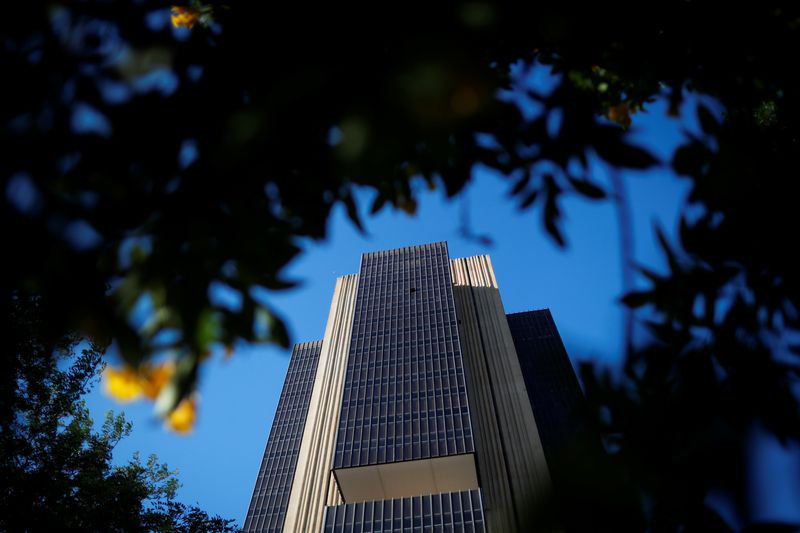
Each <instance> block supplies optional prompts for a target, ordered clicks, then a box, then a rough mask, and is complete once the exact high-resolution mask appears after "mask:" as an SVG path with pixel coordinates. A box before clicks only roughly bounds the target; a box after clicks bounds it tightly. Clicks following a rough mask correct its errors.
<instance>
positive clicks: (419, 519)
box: [323, 489, 486, 533]
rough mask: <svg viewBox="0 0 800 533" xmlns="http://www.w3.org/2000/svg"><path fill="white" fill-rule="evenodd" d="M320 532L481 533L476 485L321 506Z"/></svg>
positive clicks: (480, 517) (483, 523)
mask: <svg viewBox="0 0 800 533" xmlns="http://www.w3.org/2000/svg"><path fill="white" fill-rule="evenodd" d="M323 523H324V526H323V533H345V532H346V533H434V532H436V533H438V532H447V533H456V532H457V533H485V531H486V526H485V521H484V516H483V502H482V498H481V492H480V490H478V489H475V490H466V491H462V492H448V493H443V494H428V495H425V496H413V497H409V498H397V499H394V500H376V501H371V502H359V503H347V504H342V505H337V506H335V507H327V508H326V509H325V520H324V522H323Z"/></svg>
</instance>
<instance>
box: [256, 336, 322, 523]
mask: <svg viewBox="0 0 800 533" xmlns="http://www.w3.org/2000/svg"><path fill="white" fill-rule="evenodd" d="M321 349H322V341H316V342H306V343H301V344H296V345H295V346H294V350H293V351H292V358H291V360H290V361H289V369H288V371H287V373H286V380H285V381H284V383H283V389H282V390H281V395H280V399H279V400H278V409H277V411H276V412H275V418H274V419H273V421H272V428H271V429H270V432H269V439H268V440H267V447H266V450H264V458H263V459H262V461H261V468H260V469H259V472H258V477H257V479H256V486H255V489H254V490H253V497H252V499H251V500H250V508H249V509H248V511H247V517H246V519H245V524H244V529H243V531H245V532H255V531H258V532H279V531H281V530H282V529H283V522H284V519H285V517H286V506H287V503H288V500H289V493H290V491H291V489H292V480H293V478H294V470H295V466H296V464H297V455H298V452H299V451H300V441H301V439H302V437H303V429H304V428H305V422H306V414H307V412H308V403H309V399H310V397H311V389H312V387H313V385H314V377H315V375H316V372H317V362H318V360H319V354H320V351H321Z"/></svg>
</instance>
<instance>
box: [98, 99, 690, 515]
mask: <svg viewBox="0 0 800 533" xmlns="http://www.w3.org/2000/svg"><path fill="white" fill-rule="evenodd" d="M690 114H691V113H690ZM681 127H682V126H681V124H679V123H678V122H677V121H676V120H674V119H672V118H669V117H667V116H666V113H665V106H664V105H663V104H662V103H655V104H653V105H651V106H650V108H649V110H648V112H647V113H645V114H642V115H640V116H638V117H637V118H636V121H635V123H634V126H633V128H632V130H631V134H632V135H634V137H635V138H636V139H637V140H638V141H639V142H641V143H642V144H644V145H646V146H648V147H650V148H652V149H653V150H654V151H656V152H657V153H658V154H661V155H663V156H665V157H666V156H668V155H669V154H670V153H671V151H672V150H673V149H674V147H675V145H676V144H677V142H679V140H680V139H681ZM594 174H595V177H596V179H598V180H599V181H600V182H605V181H606V176H605V172H604V169H603V168H601V167H599V166H597V167H595V168H594ZM625 178H626V180H625V182H626V184H627V187H628V192H629V195H630V198H631V204H632V206H633V207H634V211H633V213H634V235H635V255H636V260H637V261H638V262H640V263H643V264H648V265H651V266H654V267H659V266H661V265H662V264H663V263H662V257H661V254H660V252H659V251H658V249H657V247H656V245H655V240H654V238H653V230H652V228H653V224H654V223H655V222H658V223H660V224H662V225H663V226H664V228H665V229H667V231H668V233H672V232H673V231H674V228H675V227H676V221H677V215H678V213H679V212H680V209H681V204H682V200H683V198H684V197H685V194H686V188H685V187H686V182H684V181H682V180H678V179H676V178H675V177H674V176H672V175H671V174H669V173H668V172H667V171H665V170H663V169H656V170H654V171H651V172H648V173H647V174H641V175H639V174H633V173H631V174H630V175H626V176H625ZM509 188H510V185H509V184H508V183H507V182H505V181H503V180H502V179H500V178H499V177H498V176H496V175H493V174H492V173H491V172H489V171H486V170H484V169H476V170H475V172H474V174H473V180H472V183H471V184H470V185H469V186H468V188H467V190H466V193H465V194H464V195H462V196H460V197H458V198H456V199H454V200H450V201H448V200H446V199H445V198H444V195H443V193H442V192H441V191H440V190H436V191H432V192H428V191H425V192H424V193H421V199H420V203H419V209H418V212H417V214H416V216H413V217H411V216H408V215H406V214H405V213H402V212H399V211H394V210H391V209H385V210H383V211H382V212H380V213H379V214H378V215H377V216H374V217H370V218H367V219H366V227H367V231H368V234H367V235H363V234H360V233H359V232H358V231H357V230H356V229H355V228H354V227H353V225H352V224H351V223H350V222H349V221H348V220H347V218H346V216H345V214H344V210H343V209H341V208H337V209H336V210H335V211H334V214H333V216H332V218H331V219H330V221H329V237H328V239H326V240H325V241H324V242H311V241H309V242H307V243H306V251H305V253H304V254H303V255H302V256H300V257H299V258H298V259H297V260H296V261H295V262H294V263H292V264H291V265H290V268H289V270H288V273H289V274H290V275H292V276H293V277H294V278H296V279H299V280H301V281H302V282H303V283H302V286H301V287H300V288H297V289H294V290H291V291H287V292H284V293H276V294H273V295H272V302H273V304H274V305H275V306H276V307H277V309H278V310H280V312H281V313H282V315H283V317H284V318H285V320H286V321H287V323H288V325H289V328H290V331H291V333H292V336H293V339H294V340H295V341H306V340H314V339H319V338H321V337H322V335H323V332H324V329H325V322H326V320H327V313H328V308H329V305H330V300H331V296H332V292H333V287H334V280H335V278H336V277H337V276H341V275H344V274H349V273H353V272H356V271H357V270H358V265H359V259H360V254H361V253H363V252H367V251H374V250H382V249H389V248H395V247H400V246H406V245H410V244H421V243H427V242H434V241H448V243H449V249H450V255H451V257H463V256H469V255H475V254H489V255H490V256H491V258H492V262H493V264H494V268H495V271H496V274H497V278H498V282H499V284H500V291H501V295H502V298H503V301H504V305H505V308H506V311H507V312H515V311H523V310H529V309H540V308H545V307H548V308H550V309H551V310H552V313H553V316H554V318H555V321H556V324H557V325H558V327H559V330H560V332H561V335H562V337H563V339H564V342H565V343H566V346H567V350H568V352H569V354H570V356H571V358H572V359H573V361H577V360H582V359H587V358H593V359H595V360H598V361H602V362H604V363H605V364H610V365H613V364H614V363H616V362H618V361H619V357H620V345H621V328H622V325H621V324H622V323H621V316H622V315H621V308H620V307H619V306H618V305H617V299H618V297H619V295H620V291H621V270H620V267H621V264H620V257H619V248H618V231H619V228H618V225H617V219H616V214H615V209H614V206H613V205H612V204H611V203H610V202H608V201H605V202H587V201H585V200H582V199H579V198H569V199H567V200H566V201H565V202H564V205H563V208H564V209H563V211H564V213H565V214H566V220H565V221H564V228H565V230H566V232H565V233H566V236H567V241H568V247H567V248H566V249H565V250H561V249H559V248H558V247H557V246H555V245H554V243H553V242H552V241H551V240H550V239H549V238H548V237H547V236H546V234H545V233H544V231H543V228H542V225H541V217H540V213H539V212H538V210H536V211H533V212H520V211H519V210H518V209H517V208H516V207H515V205H514V204H513V203H512V202H511V201H510V200H509V197H508V190H509ZM369 197H370V193H369V192H368V191H364V192H362V193H361V194H360V200H362V205H363V207H364V208H365V210H366V207H367V206H368V204H369V202H368V200H369ZM465 210H466V212H467V213H468V214H469V219H470V225H471V229H472V231H473V232H474V233H476V234H486V235H489V236H490V237H491V238H492V240H493V241H494V244H493V245H492V246H489V247H487V246H483V245H480V244H479V243H477V242H475V241H471V240H467V239H464V238H463V237H462V236H461V233H460V231H459V228H460V221H461V218H462V215H463V213H464V211H465ZM288 355H289V352H288V351H284V350H279V349H276V348H274V347H263V346H251V347H246V348H242V349H240V350H237V352H236V353H235V354H234V356H233V357H232V358H231V359H229V360H223V359H222V358H219V359H215V360H213V361H212V362H211V363H210V364H207V365H206V367H205V368H204V369H203V374H202V376H201V385H200V415H199V420H198V423H197V426H196V428H195V430H194V431H193V432H192V434H191V435H189V436H179V435H176V434H173V433H169V432H167V431H166V430H164V429H163V427H162V425H161V423H160V422H159V421H158V420H157V419H156V418H155V417H154V415H153V412H152V407H151V404H148V403H133V404H128V405H119V404H117V403H115V402H114V401H113V400H110V399H109V398H108V397H106V396H105V395H104V394H103V393H102V391H101V389H100V388H99V387H98V389H97V390H95V391H94V392H93V393H92V394H91V396H90V397H89V398H88V403H89V406H90V409H91V411H92V414H93V416H94V417H95V419H96V420H102V418H103V415H104V413H105V411H106V410H108V409H113V410H115V411H120V410H124V411H125V413H126V415H127V416H128V418H129V419H130V420H131V421H132V422H133V424H134V431H133V434H132V435H131V436H130V437H129V438H127V439H125V440H124V441H122V442H121V443H120V444H119V446H118V447H117V449H116V451H115V460H117V461H121V462H124V461H126V460H127V459H128V458H129V457H130V456H131V454H132V453H133V452H134V451H137V450H138V451H140V452H141V453H142V454H143V455H145V456H146V455H148V454H150V453H156V454H157V455H158V457H159V459H160V460H161V461H163V462H166V463H167V464H168V465H169V466H170V467H171V468H172V469H175V470H177V471H178V472H179V474H178V477H179V479H180V481H181V482H182V483H183V488H182V489H181V490H180V492H179V497H180V498H181V500H182V501H185V502H187V503H196V504H198V505H200V506H201V507H202V508H203V509H205V510H207V511H208V512H211V513H219V514H221V515H223V516H225V517H231V518H235V519H237V520H238V521H239V523H240V524H243V522H244V515H245V513H246V511H247V506H248V503H249V499H250V495H251V492H252V489H253V485H254V483H255V477H256V474H257V471H258V467H259V464H260V461H261V455H262V453H263V450H264V446H265V444H266V439H267V436H268V433H269V427H270V424H271V422H272V417H273V414H274V411H275V407H276V405H277V400H278V396H279V394H280V390H281V386H282V383H283V378H284V375H285V372H286V368H287V365H288Z"/></svg>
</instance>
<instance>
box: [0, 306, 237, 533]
mask: <svg viewBox="0 0 800 533" xmlns="http://www.w3.org/2000/svg"><path fill="white" fill-rule="evenodd" d="M12 305H13V313H12V315H11V316H12V317H13V319H14V322H13V324H12V325H13V327H12V328H11V331H12V332H14V336H13V337H12V338H7V339H6V340H5V347H4V349H3V363H4V366H3V369H4V372H3V373H2V391H1V394H2V397H0V417H1V418H0V451H1V452H2V453H0V530H2V531H9V532H14V531H80V532H89V531H97V532H110V531H120V532H121V531H126V532H128V531H163V532H219V533H223V532H234V531H237V530H238V529H237V528H236V527H234V526H233V520H226V519H223V518H220V517H218V516H214V517H210V516H208V514H207V513H206V512H205V511H203V510H202V509H199V508H198V507H195V506H186V505H184V504H182V503H180V502H177V501H175V500H174V498H175V491H176V490H177V489H178V486H179V483H178V480H177V479H176V478H175V477H174V475H173V473H172V472H170V471H169V470H168V468H167V466H166V465H164V464H159V463H158V461H157V459H156V456H155V455H151V456H150V457H149V458H148V459H147V461H144V462H142V461H141V460H140V459H139V456H138V455H135V456H134V457H133V459H132V460H131V461H129V462H128V463H127V464H124V465H119V466H115V465H112V463H111V454H112V451H113V449H114V447H115V446H116V444H117V443H118V442H119V441H120V440H121V439H123V438H124V437H125V436H127V435H128V434H129V433H130V431H131V424H130V423H129V422H126V421H125V418H124V416H123V415H121V414H120V415H116V416H114V415H113V414H112V413H111V412H109V413H108V415H107V416H106V420H105V422H104V423H103V427H102V430H101V431H100V432H99V433H97V432H95V431H94V430H93V427H92V426H93V422H92V419H91V418H90V416H89V412H88V409H87V408H86V405H85V404H84V402H83V400H82V399H81V398H82V396H83V395H84V394H86V393H87V392H88V391H89V390H90V389H91V388H92V386H93V385H94V384H95V383H96V381H97V380H98V378H99V373H100V370H101V369H102V366H103V365H102V352H101V351H100V350H99V349H98V348H97V347H96V346H88V347H86V348H85V349H83V350H82V351H81V352H80V354H73V352H74V351H76V349H77V348H78V337H77V336H71V337H65V338H64V339H63V340H62V341H61V342H59V343H58V344H55V345H53V344H47V343H44V342H42V338H41V336H40V330H41V326H42V325H41V322H40V319H39V317H38V316H37V314H38V301H37V300H28V301H25V300H20V299H13V300H12Z"/></svg>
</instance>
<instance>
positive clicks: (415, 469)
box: [245, 243, 574, 533]
mask: <svg viewBox="0 0 800 533" xmlns="http://www.w3.org/2000/svg"><path fill="white" fill-rule="evenodd" d="M548 316H549V314H548ZM510 323H511V322H510V320H507V318H506V314H505V311H504V309H503V305H502V301H501V299H500V293H499V289H498V286H497V281H496V279H495V275H494V271H493V269H492V265H491V262H490V260H489V258H488V256H479V257H470V258H464V259H454V260H452V261H451V260H450V258H449V256H448V251H447V244H446V243H434V244H428V245H421V246H411V247H405V248H399V249H396V250H387V251H381V252H374V253H368V254H364V255H363V256H362V258H361V265H360V268H359V273H358V274H353V275H349V276H344V277H341V278H338V279H337V280H336V286H335V289H334V296H333V300H332V302H331V308H330V312H329V317H328V323H327V326H326V330H325V336H324V339H323V341H320V342H316V343H307V344H301V345H298V347H296V348H295V354H296V355H293V358H292V363H291V364H290V374H289V375H287V384H286V385H285V386H284V389H285V391H286V390H287V387H288V390H291V391H294V392H293V393H292V394H291V395H290V394H287V395H286V396H285V398H284V395H282V397H281V401H280V402H279V406H278V413H277V414H276V422H275V423H274V424H273V429H272V432H271V433H270V438H269V443H268V446H267V447H268V453H266V454H265V457H264V461H263V463H262V467H261V471H260V473H259V478H258V481H257V484H256V489H255V491H254V494H253V500H252V502H251V505H250V510H249V511H248V517H247V521H246V523H245V531H247V532H256V531H287V532H288V531H291V532H295V533H299V532H303V533H305V532H320V531H324V532H327V533H338V532H345V531H346V532H348V533H350V532H353V533H358V532H362V531H371V532H376V531H384V532H389V531H391V532H401V531H420V532H439V531H462V530H463V531H469V532H483V531H491V532H520V533H522V532H527V531H532V530H533V529H531V528H532V527H534V525H535V527H536V529H535V530H536V531H559V530H560V527H556V526H553V524H552V523H551V522H546V521H543V520H542V516H543V515H541V514H540V515H536V514H533V515H532V514H531V511H532V510H534V511H540V510H542V509H546V508H547V507H548V503H549V502H550V501H551V500H550V497H551V491H552V488H551V478H550V471H549V466H548V463H547V458H546V455H547V454H546V451H547V450H546V445H545V443H544V442H545V440H546V439H545V437H542V436H540V431H545V432H550V433H552V434H557V433H558V431H560V430H559V429H558V427H557V426H558V422H557V421H556V419H555V418H554V419H552V420H551V419H550V418H546V421H545V422H544V424H545V426H546V428H545V427H544V426H543V427H542V428H540V427H539V425H540V422H539V420H538V418H537V417H538V416H539V415H536V416H534V414H535V413H534V410H533V409H532V407H531V405H532V404H533V403H535V402H534V400H533V399H532V398H535V397H536V395H535V394H529V390H528V387H530V386H536V387H538V386H540V385H541V383H539V382H537V381H536V379H539V378H536V379H534V380H533V381H530V383H531V385H528V383H529V380H527V378H526V374H525V372H526V370H525V368H527V367H525V364H526V363H525V358H522V359H520V358H518V357H517V350H516V348H515V341H516V340H517V339H516V337H515V336H514V335H513V334H512V333H513V328H510V327H509V324H510ZM521 338H522V337H521ZM310 346H313V347H314V350H313V353H314V355H313V360H312V359H308V358H305V359H303V358H301V357H300V356H299V355H297V354H300V353H301V352H302V353H303V354H306V353H311V352H308V350H309V347H310ZM526 346H527V345H526ZM301 347H302V348H301ZM526 349H527V348H526ZM526 353H528V352H526ZM531 353H532V352H531ZM529 355H530V354H529V353H528V356H529ZM526 357H527V356H526ZM554 357H556V358H558V357H563V358H566V352H563V347H562V352H559V353H557V354H555V355H554ZM295 359H297V361H295ZM301 359H302V361H303V362H302V363H301ZM306 359H308V360H306ZM565 361H566V364H567V365H569V361H568V360H566V359H565ZM521 362H522V365H521V364H520V363H521ZM301 366H302V368H303V369H304V370H303V371H302V372H299V371H295V372H294V373H293V369H294V368H295V367H297V368H298V369H299V368H300V367H301ZM312 366H313V367H314V368H313V369H310V367H312ZM534 366H535V365H534ZM570 371H571V367H570ZM535 372H536V371H534V373H535ZM300 374H302V376H303V377H302V379H301V378H299V377H298V376H299V375H300ZM573 378H574V376H573ZM559 379H560V378H559ZM541 380H544V381H547V379H546V378H541ZM301 383H302V385H301ZM545 386H546V387H545V389H544V390H546V391H547V392H545V393H544V394H545V395H550V394H559V393H560V392H559V390H558V387H559V386H558V385H557V386H555V389H553V387H550V386H549V385H547V383H545ZM570 393H571V392H570ZM543 405H544V404H543ZM554 416H555V417H556V418H558V417H559V416H560V415H558V414H556V415H554ZM287 417H288V418H290V419H291V421H290V422H289V421H287ZM279 419H280V422H278V420H279ZM543 420H544V419H543ZM284 427H291V428H292V429H291V433H289V432H287V430H285V429H283V428H284ZM550 433H548V434H550ZM273 441H274V443H273ZM548 442H549V441H548ZM273 448H275V449H276V450H277V449H278V448H280V450H282V452H280V453H278V452H275V453H273V452H272V451H271V450H272V449H273ZM281 454H282V455H281ZM284 456H285V457H284ZM277 457H282V458H283V459H280V460H278V459H277ZM273 469H274V470H275V472H274V473H271V471H272V470H273ZM273 478H274V479H273ZM531 516H534V517H535V518H536V520H537V523H536V524H531V522H530V519H531Z"/></svg>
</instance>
